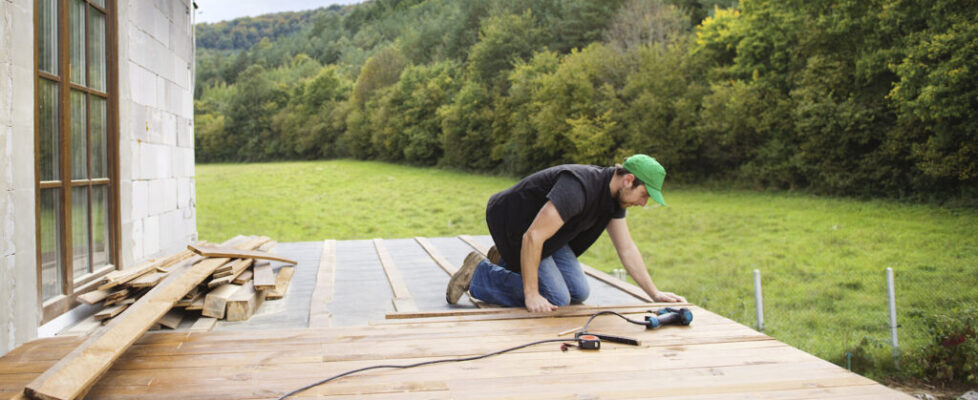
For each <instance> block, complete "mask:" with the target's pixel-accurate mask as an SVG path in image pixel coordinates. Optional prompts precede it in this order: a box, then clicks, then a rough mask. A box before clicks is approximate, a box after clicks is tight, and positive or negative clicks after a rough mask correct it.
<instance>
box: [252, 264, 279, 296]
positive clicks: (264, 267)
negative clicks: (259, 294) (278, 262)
mask: <svg viewBox="0 0 978 400" xmlns="http://www.w3.org/2000/svg"><path fill="white" fill-rule="evenodd" d="M252 271H253V272H254V278H252V279H254V281H255V289H258V290H269V289H275V272H273V271H272V264H271V263H270V262H268V261H264V262H260V263H259V262H256V263H255V265H254V266H253V267H252Z"/></svg>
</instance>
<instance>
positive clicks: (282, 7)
mask: <svg viewBox="0 0 978 400" xmlns="http://www.w3.org/2000/svg"><path fill="white" fill-rule="evenodd" d="M194 1H195V2H196V3H197V19H196V20H195V22H209V23H213V22H220V21H228V20H232V19H235V18H239V17H254V16H256V15H262V14H269V13H277V12H282V11H303V10H312V9H315V8H319V7H328V6H330V5H332V4H354V3H362V2H363V0H194Z"/></svg>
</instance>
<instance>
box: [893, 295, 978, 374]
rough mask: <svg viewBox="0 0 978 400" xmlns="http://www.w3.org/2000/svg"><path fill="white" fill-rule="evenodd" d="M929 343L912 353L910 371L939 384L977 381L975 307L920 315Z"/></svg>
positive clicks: (976, 316)
mask: <svg viewBox="0 0 978 400" xmlns="http://www.w3.org/2000/svg"><path fill="white" fill-rule="evenodd" d="M923 319H924V324H925V325H926V327H927V330H928V332H929V333H930V337H931V339H933V340H932V341H931V343H930V344H929V345H927V346H925V347H924V348H922V349H920V350H919V351H918V352H917V353H915V354H913V355H912V356H911V357H910V359H911V361H912V362H913V365H912V368H914V369H916V371H912V372H914V373H915V375H917V376H920V377H926V378H927V379H930V380H934V381H935V382H938V383H965V384H969V385H976V384H978V310H976V309H975V308H970V309H967V310H963V311H962V310H958V309H954V310H952V311H951V312H950V313H947V314H932V315H925V316H923Z"/></svg>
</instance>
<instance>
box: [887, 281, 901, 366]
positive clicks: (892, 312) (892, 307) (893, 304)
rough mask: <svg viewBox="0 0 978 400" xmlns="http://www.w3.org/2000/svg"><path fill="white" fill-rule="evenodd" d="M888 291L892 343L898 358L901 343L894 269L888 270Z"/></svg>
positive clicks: (894, 353) (894, 354)
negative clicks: (894, 286) (898, 333)
mask: <svg viewBox="0 0 978 400" xmlns="http://www.w3.org/2000/svg"><path fill="white" fill-rule="evenodd" d="M886 291H887V295H888V296H889V298H890V341H891V342H892V344H893V356H894V358H895V357H896V355H897V353H898V349H899V348H900V342H898V341H897V319H896V318H897V317H896V294H895V292H894V290H893V268H887V269H886Z"/></svg>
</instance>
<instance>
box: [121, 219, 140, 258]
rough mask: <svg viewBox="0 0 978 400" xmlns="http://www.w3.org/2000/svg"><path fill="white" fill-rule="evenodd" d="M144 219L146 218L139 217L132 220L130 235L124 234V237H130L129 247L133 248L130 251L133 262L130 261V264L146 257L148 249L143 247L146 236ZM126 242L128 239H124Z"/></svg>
mask: <svg viewBox="0 0 978 400" xmlns="http://www.w3.org/2000/svg"><path fill="white" fill-rule="evenodd" d="M143 221H145V219H137V220H135V221H132V233H131V234H130V235H129V236H125V235H123V237H128V238H129V248H130V249H131V250H132V251H131V253H130V254H132V258H131V259H130V260H131V263H129V265H132V264H133V263H136V262H139V261H142V260H143V259H144V258H146V251H145V250H144V249H143V238H144V236H146V235H144V234H143V226H144V223H143ZM125 242H126V241H125V240H124V241H123V243H125ZM123 247H125V246H123Z"/></svg>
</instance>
